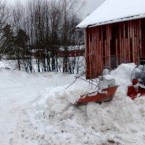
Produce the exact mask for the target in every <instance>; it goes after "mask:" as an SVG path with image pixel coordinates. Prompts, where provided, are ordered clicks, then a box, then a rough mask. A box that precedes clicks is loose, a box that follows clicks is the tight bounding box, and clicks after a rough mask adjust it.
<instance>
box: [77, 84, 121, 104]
mask: <svg viewBox="0 0 145 145" xmlns="http://www.w3.org/2000/svg"><path fill="white" fill-rule="evenodd" d="M117 88H118V86H113V87H109V88H106V89H103V90H102V92H104V93H99V92H98V93H97V94H96V93H89V94H87V95H82V96H81V98H80V99H79V100H78V101H77V102H76V105H78V106H79V105H85V104H87V103H88V102H98V103H102V102H108V101H111V100H112V99H113V97H114V95H115V92H116V90H117Z"/></svg>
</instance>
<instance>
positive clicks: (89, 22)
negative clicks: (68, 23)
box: [77, 0, 145, 28]
mask: <svg viewBox="0 0 145 145" xmlns="http://www.w3.org/2000/svg"><path fill="white" fill-rule="evenodd" d="M144 17H145V0H106V1H105V2H104V3H103V4H101V5H100V6H99V7H98V8H97V9H96V10H95V11H94V12H92V13H91V14H90V15H89V16H87V17H86V18H85V19H84V20H83V21H82V22H81V23H80V24H78V25H77V27H79V28H86V27H88V26H94V25H95V26H98V25H103V24H109V23H115V22H120V21H126V20H132V19H137V18H144Z"/></svg>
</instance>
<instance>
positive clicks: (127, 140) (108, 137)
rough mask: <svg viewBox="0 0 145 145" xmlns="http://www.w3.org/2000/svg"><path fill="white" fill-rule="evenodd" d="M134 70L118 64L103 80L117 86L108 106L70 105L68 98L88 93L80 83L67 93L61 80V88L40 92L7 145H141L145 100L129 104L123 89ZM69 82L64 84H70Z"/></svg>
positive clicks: (93, 104) (26, 110)
mask: <svg viewBox="0 0 145 145" xmlns="http://www.w3.org/2000/svg"><path fill="white" fill-rule="evenodd" d="M134 67H135V65H134V64H122V65H120V66H119V67H118V68H117V69H116V70H114V71H112V72H111V74H110V75H108V76H106V77H108V78H114V79H115V80H116V83H117V84H118V85H120V87H119V88H118V90H117V93H116V95H115V97H114V99H113V101H112V102H108V103H102V104H97V103H88V105H86V106H83V107H76V106H75V105H73V104H71V103H70V102H69V101H68V100H69V99H68V98H70V97H71V96H73V97H74V96H75V95H76V94H77V96H79V95H80V94H81V93H85V91H87V90H88V88H87V84H86V82H83V81H81V80H79V81H77V82H76V83H75V84H74V85H73V86H71V88H70V89H67V90H65V88H66V86H67V85H68V84H67V83H66V82H65V81H66V80H65V81H64V82H63V81H62V80H61V79H60V80H59V81H60V82H61V81H62V82H63V85H58V86H52V87H51V86H49V87H48V88H46V89H44V90H43V91H41V92H40V96H39V99H38V100H37V101H35V102H33V103H31V104H30V106H29V107H27V108H25V109H24V110H23V113H21V115H20V117H19V118H20V120H19V122H18V124H17V128H16V130H15V133H14V134H13V137H12V138H11V145H20V144H21V145H49V144H50V145H60V144H63V145H74V144H75V145H86V144H87V145H103V144H105V145H111V144H115V145H118V144H120V145H144V144H145V98H144V97H142V98H137V99H136V100H135V101H132V100H131V99H130V98H129V97H127V96H126V95H125V94H126V89H124V88H125V87H126V86H127V85H128V84H129V83H130V73H131V71H132V70H133V68H134ZM70 78H71V76H69V78H67V81H68V80H71V81H72V78H71V79H70ZM71 81H70V82H71ZM60 82H59V83H60ZM60 84H61V83H60Z"/></svg>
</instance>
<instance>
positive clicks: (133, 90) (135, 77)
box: [127, 65, 145, 100]
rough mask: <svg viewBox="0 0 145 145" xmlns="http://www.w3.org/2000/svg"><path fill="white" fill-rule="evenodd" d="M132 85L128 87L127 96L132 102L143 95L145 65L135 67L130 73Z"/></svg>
mask: <svg viewBox="0 0 145 145" xmlns="http://www.w3.org/2000/svg"><path fill="white" fill-rule="evenodd" d="M131 81H132V84H131V85H130V86H128V90H127V95H128V96H129V97H130V98H131V99H132V100H134V99H135V98H137V97H140V96H144V95H145V65H139V66H136V67H135V68H134V69H133V71H132V73H131Z"/></svg>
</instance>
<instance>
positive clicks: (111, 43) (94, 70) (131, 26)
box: [86, 19, 145, 79]
mask: <svg viewBox="0 0 145 145" xmlns="http://www.w3.org/2000/svg"><path fill="white" fill-rule="evenodd" d="M86 48H87V49H86V58H87V78H88V79H91V78H96V77H97V76H98V75H100V74H101V73H102V70H103V69H104V67H107V68H115V67H116V66H118V65H119V64H121V63H127V62H134V63H136V64H139V61H140V58H143V57H144V58H145V19H138V20H131V21H126V22H119V23H114V24H109V25H102V26H96V27H91V28H86Z"/></svg>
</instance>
